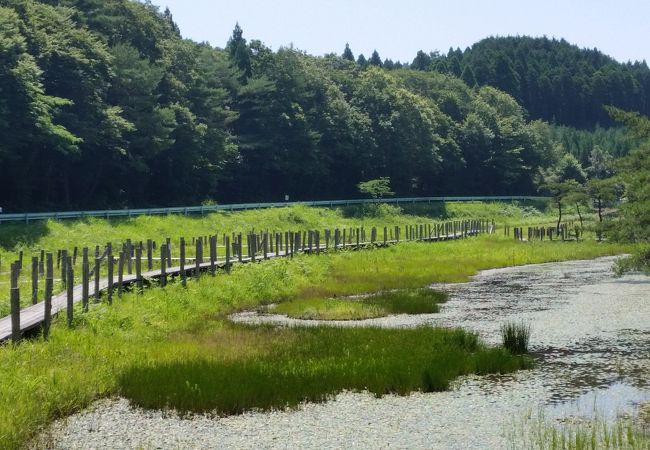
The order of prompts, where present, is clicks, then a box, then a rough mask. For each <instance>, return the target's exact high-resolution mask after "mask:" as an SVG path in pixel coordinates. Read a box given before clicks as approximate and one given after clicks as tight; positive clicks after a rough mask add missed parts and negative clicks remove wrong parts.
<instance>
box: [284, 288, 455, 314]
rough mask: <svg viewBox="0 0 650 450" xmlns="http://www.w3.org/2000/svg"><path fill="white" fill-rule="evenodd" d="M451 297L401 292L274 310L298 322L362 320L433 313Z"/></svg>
mask: <svg viewBox="0 0 650 450" xmlns="http://www.w3.org/2000/svg"><path fill="white" fill-rule="evenodd" d="M447 297H448V296H447V294H446V293H444V292H440V291H435V290H433V289H427V288H424V289H400V290H395V291H386V292H379V293H377V294H374V295H368V296H363V297H361V298H354V299H350V298H347V299H339V298H324V299H321V298H317V299H314V298H312V299H306V300H305V299H296V300H289V301H286V302H282V303H280V304H279V305H276V306H275V307H274V308H273V309H272V310H271V311H272V312H274V313H277V314H285V315H287V316H288V317H293V318H296V319H309V320H360V319H371V318H376V317H385V316H388V315H391V314H432V313H437V312H438V311H440V303H444V302H446V301H447Z"/></svg>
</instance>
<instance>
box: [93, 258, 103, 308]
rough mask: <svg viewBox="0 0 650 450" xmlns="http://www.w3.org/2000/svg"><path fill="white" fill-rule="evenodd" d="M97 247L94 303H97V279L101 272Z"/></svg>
mask: <svg viewBox="0 0 650 450" xmlns="http://www.w3.org/2000/svg"><path fill="white" fill-rule="evenodd" d="M97 250H98V247H97V248H95V292H94V297H95V302H99V277H100V276H101V274H100V271H101V264H102V262H101V260H100V259H99V251H97Z"/></svg>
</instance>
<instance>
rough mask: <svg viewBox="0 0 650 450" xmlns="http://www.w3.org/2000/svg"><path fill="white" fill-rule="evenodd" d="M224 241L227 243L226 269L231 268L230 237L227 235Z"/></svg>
mask: <svg viewBox="0 0 650 450" xmlns="http://www.w3.org/2000/svg"><path fill="white" fill-rule="evenodd" d="M224 241H225V242H224V243H225V245H226V269H228V268H230V237H229V236H226V237H225V238H224Z"/></svg>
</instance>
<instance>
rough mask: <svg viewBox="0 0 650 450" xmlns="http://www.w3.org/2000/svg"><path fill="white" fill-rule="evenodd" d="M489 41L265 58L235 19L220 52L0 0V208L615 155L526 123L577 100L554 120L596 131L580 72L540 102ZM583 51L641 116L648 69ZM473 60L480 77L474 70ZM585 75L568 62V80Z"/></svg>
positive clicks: (111, 7)
mask: <svg viewBox="0 0 650 450" xmlns="http://www.w3.org/2000/svg"><path fill="white" fill-rule="evenodd" d="M513 39H514V38H513ZM490 42H493V41H491V40H487V41H482V42H481V43H479V44H477V45H476V46H475V47H473V48H472V49H471V50H468V51H467V52H465V53H461V54H459V55H457V56H458V60H459V63H460V66H459V67H460V68H461V69H460V71H459V70H458V67H456V65H455V63H452V59H453V55H455V54H456V53H455V52H453V55H452V54H450V55H448V56H444V57H436V58H433V59H431V57H429V65H423V66H422V67H420V69H423V70H414V68H415V69H417V68H418V67H401V68H400V67H399V66H400V65H398V64H394V63H392V62H390V61H388V62H386V61H382V60H381V58H380V57H379V54H378V52H375V53H374V54H373V55H372V57H371V58H370V59H369V60H365V58H363V59H362V57H361V56H360V57H359V58H358V59H360V60H361V62H359V61H358V60H357V58H355V57H354V55H353V54H352V50H351V49H350V48H349V47H348V48H346V50H345V52H343V54H342V55H336V54H331V55H327V56H325V57H314V56H311V55H308V54H306V53H304V52H301V51H299V50H296V49H294V48H281V49H279V50H277V51H272V50H271V49H269V48H268V47H266V46H265V45H264V44H263V43H262V42H260V41H257V40H251V41H248V40H247V39H246V38H245V37H244V35H243V31H242V30H241V29H240V28H239V27H238V26H237V27H236V28H235V30H234V32H233V34H232V37H231V39H230V40H229V41H228V42H227V43H226V45H225V46H224V48H223V49H220V48H214V47H211V46H210V45H208V44H200V43H196V42H192V41H189V40H184V39H183V38H182V36H181V34H180V30H179V28H178V26H177V25H176V24H175V23H174V21H173V18H172V15H171V13H170V12H169V11H164V12H161V11H159V10H158V9H157V8H156V7H154V6H153V5H151V4H148V3H144V4H143V3H139V2H135V1H130V0H107V1H102V0H60V1H54V0H49V1H46V0H42V1H36V0H0V134H1V135H2V136H3V139H2V140H1V141H0V205H1V206H3V207H5V210H37V209H50V208H51V209H54V208H57V209H65V208H73V207H74V208H102V207H115V208H118V207H126V206H131V207H136V206H147V205H152V206H153V205H161V206H170V205H175V204H196V203H200V202H201V201H205V200H212V201H218V202H230V201H277V200H280V199H283V198H284V195H285V194H288V195H290V197H291V199H292V200H305V199H324V198H344V197H352V196H358V195H359V192H358V190H357V184H358V183H359V182H361V181H364V180H370V179H376V178H380V177H389V178H390V180H391V187H392V189H393V190H394V191H395V192H396V193H397V194H398V195H403V196H409V195H437V194H445V195H453V194H456V195H460V194H484V195H490V194H531V193H535V192H537V187H538V184H539V182H540V174H541V173H544V170H546V171H548V170H549V169H551V168H553V167H555V166H556V165H557V164H563V163H562V161H563V157H564V155H565V153H567V152H569V153H572V154H574V156H576V158H577V159H578V161H579V162H580V163H582V165H583V166H584V167H585V168H586V167H587V165H588V164H589V163H590V157H591V153H592V150H593V147H594V146H597V145H601V146H605V147H606V148H605V149H604V152H605V153H607V154H616V155H618V154H624V153H626V152H627V150H628V146H627V144H625V143H624V142H623V141H622V138H619V136H618V134H617V132H616V131H615V130H614V131H611V130H601V131H596V132H591V131H584V132H583V131H578V130H574V129H572V128H559V127H555V126H552V125H549V124H548V123H546V122H544V121H541V120H530V117H533V118H541V119H546V120H551V119H557V121H558V122H560V123H564V122H563V121H562V120H560V119H561V118H562V117H565V116H567V115H568V116H571V117H573V114H574V113H576V114H577V112H576V111H578V110H581V111H593V113H594V114H596V115H598V117H595V116H594V117H588V116H586V115H585V114H582V113H580V114H578V115H577V116H575V117H576V120H575V121H567V124H569V125H586V124H592V125H595V123H596V122H600V114H603V115H604V114H605V113H604V112H602V113H601V112H600V111H596V110H597V108H596V106H595V105H596V104H597V103H598V102H600V101H601V99H600V97H595V93H594V91H593V89H592V88H593V86H592V85H593V83H592V82H591V81H590V82H589V83H587V82H585V83H584V85H585V86H587V85H588V86H592V87H590V88H589V89H592V90H591V91H583V90H581V89H582V88H580V89H578V87H576V89H573V88H572V90H571V92H572V93H575V94H576V95H578V97H579V99H575V102H576V103H575V104H573V103H572V104H573V106H572V108H574V109H573V110H571V111H573V112H568V111H569V110H565V109H563V107H561V106H559V105H556V104H555V103H553V102H555V100H554V97H549V98H547V97H544V99H543V102H544V103H543V104H542V103H539V102H538V100H539V99H537V98H533V97H531V95H532V94H531V92H533V90H531V89H532V88H526V89H523V88H522V86H523V85H524V84H522V79H523V78H525V77H520V76H519V75H518V74H519V72H518V70H519V69H520V67H519V65H517V64H514V63H512V56H511V55H510V53H513V54H519V53H520V52H523V53H524V54H526V55H527V52H528V51H532V50H530V49H526V48H525V47H523V50H522V46H521V45H515V44H514V42H518V41H517V39H514V40H513V44H512V51H511V52H510V53H508V52H505V51H504V52H503V55H502V56H499V55H496V56H495V55H494V54H493V52H492V51H491V50H490V45H489V44H490ZM494 42H496V41H494ZM525 42H527V41H525ZM536 42H537V41H531V42H530V43H528V44H527V45H531V46H533V47H534V46H535V45H537V44H536ZM549 42H550V43H549V45H548V47H549V48H548V49H547V50H544V51H542V50H540V51H539V52H540V54H542V53H543V54H544V55H546V56H544V58H543V57H541V56H539V55H538V56H531V58H535V59H536V60H537V61H538V62H539V63H540V64H541V65H542V66H544V67H547V66H548V67H551V66H550V64H551V63H550V62H549V61H550V60H549V59H548V58H550V56H548V55H551V54H552V53H554V52H556V50H557V51H558V54H557V56H556V57H557V58H560V59H561V60H562V59H563V58H564V59H572V58H573V59H576V58H575V55H573V54H572V53H571V52H569V53H568V54H567V55H564V54H563V53H561V52H559V50H558V48H556V47H558V46H560V47H561V48H564V46H565V44H564V43H555V42H551V41H549ZM561 48H560V49H561ZM571 48H573V47H571ZM481 49H483V50H481ZM482 51H484V56H483V57H482V59H481V57H480V56H479V54H481V52H482ZM509 51H510V50H509ZM544 52H546V53H544ZM422 55H424V54H422ZM422 55H418V57H420V56H422ZM535 55H536V54H535ZM424 56H427V55H424ZM434 56H435V55H434ZM592 56H593V59H594V62H593V67H596V66H598V67H599V70H601V69H602V70H601V72H602V71H603V70H609V69H606V68H608V67H609V68H610V69H611V68H612V67H623V69H620V70H622V71H623V72H625V73H627V74H628V75H629V76H627V78H626V80H628V79H629V80H631V81H629V80H628V81H629V82H630V83H631V86H632V88H630V89H631V91H630V93H629V95H630V99H634V102H636V103H634V102H633V101H632V100H629V102H628V100H625V101H626V102H627V103H625V104H621V102H618V100H616V99H607V101H610V100H611V101H612V103H614V104H618V105H619V106H622V107H625V108H627V109H636V110H639V111H644V110H645V109H644V108H647V105H648V104H649V103H650V102H648V101H646V100H647V98H648V97H647V95H648V94H647V93H649V92H650V89H648V90H646V91H643V92H645V93H644V94H643V95H641V94H639V93H640V92H641V89H646V86H648V83H647V81H648V79H649V78H648V77H647V73H648V70H647V67H645V65H627V66H626V65H623V66H620V65H616V64H615V63H614V62H613V61H612V60H610V59H609V58H607V57H604V56H602V55H600V54H599V53H598V52H594V53H593V55H592ZM547 57H548V58H547ZM545 58H546V59H545ZM482 60H483V61H484V62H485V64H488V63H489V64H488V65H489V67H488V69H489V70H488V69H486V70H484V71H481V70H480V66H481V64H483V63H481V61H482ZM502 60H504V61H506V62H507V63H508V64H511V65H512V64H514V65H513V70H514V71H512V72H509V73H510V75H512V79H513V80H519V85H518V87H517V86H513V85H510V84H508V83H505V82H504V83H502V82H500V81H499V80H497V79H495V78H494V77H495V76H496V77H498V76H499V74H498V73H500V72H499V70H496V71H495V70H494V67H493V65H494V64H496V63H497V62H499V61H502ZM518 61H519V60H518ZM416 62H417V58H416ZM528 62H529V64H528V66H530V65H531V64H530V60H528ZM443 63H444V64H445V65H446V67H447V69H444V70H442V69H441V68H440V67H442V66H440V65H441V64H443ZM414 66H416V64H415V62H414ZM528 66H527V67H528ZM557 66H558V64H557V63H556V64H555V65H554V66H553V67H554V69H553V70H559V69H557ZM432 68H435V70H433V69H432ZM467 68H470V69H471V70H472V71H473V72H474V75H473V77H474V78H473V79H474V81H472V78H468V71H469V69H467ZM465 69H467V70H465ZM569 69H570V67H568V68H567V69H566V70H569ZM562 70H564V69H562ZM589 70H591V69H588V70H587V69H585V70H582V65H581V66H580V67H579V68H576V70H575V72H568V73H570V74H571V77H570V78H572V79H573V80H574V81H573V82H574V83H578V81H579V77H581V76H583V75H584V74H585V73H588V72H589ZM611 70H614V69H611ZM616 70H619V69H616ZM585 71H586V72H585ZM547 72H548V71H546V69H544V70H542V71H541V72H539V74H540V78H539V79H542V78H543V75H542V74H547ZM522 73H524V72H522ZM525 73H527V74H531V73H533V72H532V69H530V70H528V69H526V71H525ZM617 73H618V72H617ZM527 76H528V75H527ZM531 76H532V75H531ZM544 76H546V75H544ZM594 76H595V75H594ZM643 77H646V78H645V81H644V82H642V81H639V80H642V79H643ZM592 78H593V77H592ZM550 79H551V80H555V78H553V77H551V78H550ZM576 80H578V81H576ZM628 81H625V80H624V81H622V83H623V84H625V83H628ZM643 83H646V84H643ZM551 84H553V83H551ZM626 85H627V84H626ZM495 86H496V87H495ZM526 86H528V85H526ZM580 86H582V84H580ZM580 86H579V87H580ZM500 89H502V90H500ZM567 89H568V88H567ZM585 89H586V88H585ZM603 89H604V92H607V93H609V94H608V95H614V94H612V92H614V93H615V92H617V91H612V90H611V89H609V87H604V88H603ZM508 92H509V93H508ZM534 92H536V93H535V95H538V96H540V95H541V96H544V95H542V93H543V91H534ZM626 92H627V91H626ZM637 94H638V95H637ZM626 95H627V94H626ZM558 96H559V98H562V99H564V100H563V101H568V102H574V99H573V98H572V97H567V96H566V93H565V94H562V93H558ZM625 98H627V97H625ZM517 100H519V101H520V102H521V104H520V103H518V102H517ZM578 100H579V101H578ZM615 100H616V101H615ZM540 101H541V100H540ZM602 101H605V100H602ZM522 105H524V106H522ZM538 108H542V109H538ZM551 113H552V114H551ZM578 117H579V119H578ZM598 133H600V134H598Z"/></svg>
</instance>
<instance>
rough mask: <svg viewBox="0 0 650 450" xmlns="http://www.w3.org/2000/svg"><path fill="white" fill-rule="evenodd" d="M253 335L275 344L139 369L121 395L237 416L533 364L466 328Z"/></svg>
mask: <svg viewBox="0 0 650 450" xmlns="http://www.w3.org/2000/svg"><path fill="white" fill-rule="evenodd" d="M249 332H250V333H256V334H258V335H259V336H257V338H258V339H261V340H269V339H271V340H275V341H277V342H278V343H277V344H276V345H275V346H273V347H272V348H270V349H269V351H268V352H265V353H263V354H256V355H254V356H251V357H249V358H242V359H240V360H236V361H233V360H228V359H225V360H224V359H222V358H219V356H218V352H216V351H213V352H210V351H206V352H205V354H204V355H203V357H202V358H201V359H193V360H190V361H184V360H182V359H181V360H179V361H173V362H168V363H164V364H139V365H135V366H133V367H131V368H129V369H128V370H126V371H125V372H124V373H123V374H122V375H121V376H120V378H119V384H120V393H121V394H122V395H124V396H126V397H127V398H129V399H131V400H132V401H133V402H134V403H135V404H137V405H139V406H143V407H147V408H174V409H175V410H177V411H180V412H197V411H198V412H206V411H215V412H217V413H220V414H237V413H241V412H244V411H246V410H250V409H256V410H269V409H275V408H283V407H287V406H288V407H292V406H296V405H298V404H299V403H301V402H305V401H323V400H326V399H328V398H330V397H332V396H333V395H335V394H337V393H339V392H341V391H343V390H348V391H369V392H371V393H373V394H375V395H377V396H381V395H384V394H402V395H404V394H408V393H409V392H413V391H423V392H432V391H442V390H445V389H447V388H448V387H449V383H450V382H451V380H453V379H455V378H456V377H458V376H459V375H463V374H468V373H478V374H486V373H495V372H500V373H507V372H511V371H514V370H518V369H521V368H526V367H528V366H529V365H530V362H529V360H527V359H526V358H519V357H513V356H511V355H510V354H508V353H507V352H505V351H503V350H502V349H495V348H486V347H485V346H484V345H482V344H481V343H480V342H479V341H478V339H477V337H476V335H474V334H472V333H469V332H466V331H463V330H447V329H433V328H428V327H422V328H418V329H415V330H384V329H378V328H332V327H323V328H298V329H279V330H278V329H273V328H264V327H262V328H256V329H254V330H249ZM219 338H220V336H219V335H216V336H215V337H214V339H215V340H217V339H219Z"/></svg>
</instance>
